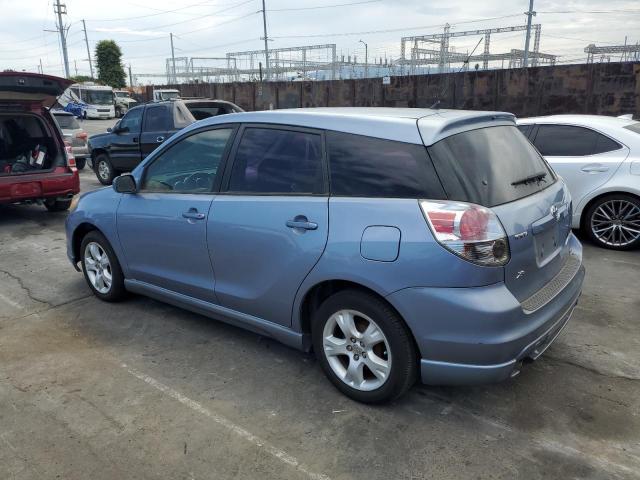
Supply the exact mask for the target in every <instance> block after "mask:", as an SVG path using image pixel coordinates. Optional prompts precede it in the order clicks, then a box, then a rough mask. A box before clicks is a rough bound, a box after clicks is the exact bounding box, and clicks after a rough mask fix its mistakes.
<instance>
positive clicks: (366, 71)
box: [360, 40, 369, 78]
mask: <svg viewBox="0 0 640 480" xmlns="http://www.w3.org/2000/svg"><path fill="white" fill-rule="evenodd" d="M360 43H362V44H364V78H369V45H367V42H363V41H362V40H360Z"/></svg>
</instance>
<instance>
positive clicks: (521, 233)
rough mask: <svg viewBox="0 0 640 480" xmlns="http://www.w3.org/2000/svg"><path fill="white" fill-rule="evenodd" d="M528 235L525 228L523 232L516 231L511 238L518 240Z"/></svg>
mask: <svg viewBox="0 0 640 480" xmlns="http://www.w3.org/2000/svg"><path fill="white" fill-rule="evenodd" d="M527 235H528V233H527V231H526V230H525V231H524V232H520V233H516V234H515V235H514V236H513V238H515V239H516V240H520V239H521V238H524V237H526V236H527Z"/></svg>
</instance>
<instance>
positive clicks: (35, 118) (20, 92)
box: [0, 72, 80, 211]
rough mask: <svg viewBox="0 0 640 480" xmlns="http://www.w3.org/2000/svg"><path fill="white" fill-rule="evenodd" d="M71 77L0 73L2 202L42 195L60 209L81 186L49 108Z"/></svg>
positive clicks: (36, 198)
mask: <svg viewBox="0 0 640 480" xmlns="http://www.w3.org/2000/svg"><path fill="white" fill-rule="evenodd" d="M71 83H72V82H70V81H69V80H66V79H64V78H58V77H51V76H49V75H39V74H35V73H21V72H2V73H0V204H2V203H16V202H26V201H42V202H43V203H44V205H45V207H47V209H48V210H49V211H62V210H66V209H68V208H69V206H70V205H71V201H72V199H73V196H74V195H75V194H77V193H78V192H80V178H79V177H78V170H77V169H76V164H75V159H74V158H73V155H72V153H71V146H70V145H66V144H65V142H64V139H63V136H62V132H61V131H60V128H59V127H58V125H57V123H56V121H55V119H54V118H53V117H52V116H51V114H50V113H49V110H48V109H49V107H51V106H52V105H53V104H54V103H55V101H56V98H57V97H58V96H59V95H60V94H62V92H64V90H65V89H66V88H67V87H68V86H69V85H71Z"/></svg>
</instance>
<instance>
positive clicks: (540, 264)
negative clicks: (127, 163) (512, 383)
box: [66, 108, 584, 402]
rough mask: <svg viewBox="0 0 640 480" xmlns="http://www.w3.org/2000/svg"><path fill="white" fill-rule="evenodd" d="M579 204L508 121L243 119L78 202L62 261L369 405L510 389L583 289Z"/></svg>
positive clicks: (438, 114) (420, 116)
mask: <svg viewBox="0 0 640 480" xmlns="http://www.w3.org/2000/svg"><path fill="white" fill-rule="evenodd" d="M571 208H572V206H571V198H570V196H569V192H568V191H567V188H566V187H565V185H564V183H563V181H562V180H561V179H560V178H558V177H557V176H556V175H555V174H554V172H553V170H552V169H551V168H550V167H549V166H548V165H547V163H546V162H545V161H544V160H543V158H542V157H541V156H540V154H539V153H538V152H537V151H536V150H535V149H534V148H533V147H532V146H531V144H530V143H529V142H528V141H527V140H526V139H525V137H524V136H523V135H522V134H521V133H520V132H519V131H518V129H517V128H516V126H515V121H514V117H513V116H512V115H510V114H506V113H499V112H471V111H456V110H423V109H383V108H367V109H358V108H336V109H322V108H320V109H299V110H279V111H274V112H256V113H239V114H231V115H225V116H222V117H215V118H211V119H207V120H203V121H199V122H196V123H195V124H193V125H191V126H189V127H187V128H186V129H184V130H182V131H180V132H179V133H178V134H176V135H175V136H173V137H172V138H171V139H170V140H169V141H167V142H166V143H164V144H163V145H162V146H161V147H160V148H158V149H157V150H156V151H154V152H153V153H152V154H151V155H150V156H149V157H148V158H147V159H146V160H145V161H143V162H142V163H141V164H140V165H139V166H138V167H137V168H136V169H135V170H134V171H133V172H132V173H131V174H130V175H122V176H120V177H118V178H116V180H115V182H114V185H113V188H105V189H102V190H97V191H94V192H91V193H88V194H85V195H83V196H82V198H81V199H80V200H79V202H78V204H77V206H76V208H75V210H74V211H73V212H72V213H71V214H70V215H69V217H68V219H67V225H66V227H67V246H68V256H69V258H70V260H71V262H72V263H73V265H74V266H76V268H77V269H79V268H78V266H77V265H78V264H80V265H81V267H82V271H83V272H84V275H85V278H86V280H87V282H88V284H89V286H90V288H91V289H92V290H93V292H94V293H95V295H96V296H97V297H99V298H101V299H103V300H107V301H115V300H120V299H122V298H123V297H124V296H125V292H126V291H130V292H135V293H138V294H143V295H147V296H149V297H153V298H155V299H158V300H161V301H164V302H168V303H171V304H174V305H178V306H180V307H184V308H186V309H189V310H192V311H195V312H198V313H201V314H204V315H207V316H210V317H213V318H216V319H219V320H222V321H225V322H229V323H232V324H234V325H238V326H241V327H243V328H246V329H249V330H252V331H254V332H258V333H259V334H262V335H266V336H269V337H272V338H275V339H277V340H279V341H281V342H283V343H285V344H287V345H290V346H292V347H295V348H299V349H302V350H310V349H313V350H314V351H315V354H316V355H317V357H318V359H319V361H320V363H321V365H322V368H323V370H324V372H325V373H326V375H327V376H328V378H329V379H330V381H331V382H332V383H333V384H334V385H335V386H336V387H337V388H338V389H339V390H341V391H342V392H343V393H345V394H346V395H348V396H350V397H352V398H354V399H356V400H358V401H363V402H382V401H388V400H391V399H393V398H396V397H398V396H400V395H401V394H403V393H404V392H406V390H407V389H408V388H409V387H410V386H411V385H412V383H413V382H414V381H415V380H416V378H417V377H418V376H419V377H420V378H421V379H422V381H423V382H424V383H427V384H436V385H442V384H447V385H460V384H470V383H484V382H494V381H499V380H503V379H507V378H509V377H512V376H514V375H516V374H517V373H518V372H519V371H520V367H521V364H522V362H523V361H524V360H527V359H535V358H537V357H538V356H539V355H541V354H542V352H543V351H544V350H545V349H546V348H547V347H548V346H549V345H550V344H551V342H552V341H553V340H554V339H555V338H556V337H557V335H558V334H559V333H560V331H561V330H562V328H563V327H564V326H565V325H566V323H567V321H568V320H569V317H570V316H571V313H572V311H573V308H574V307H575V305H576V302H577V301H578V297H579V296H580V292H581V288H582V282H583V278H584V268H583V266H582V247H581V245H580V243H579V242H578V240H577V239H576V238H575V237H574V235H573V234H572V233H571V217H572V213H571Z"/></svg>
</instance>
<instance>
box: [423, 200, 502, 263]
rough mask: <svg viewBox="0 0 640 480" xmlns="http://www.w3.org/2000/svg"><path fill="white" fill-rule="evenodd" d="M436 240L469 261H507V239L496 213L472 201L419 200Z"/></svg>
mask: <svg viewBox="0 0 640 480" xmlns="http://www.w3.org/2000/svg"><path fill="white" fill-rule="evenodd" d="M420 208H421V209H422V213H423V214H424V217H425V218H426V219H427V223H428V224H429V227H430V228H431V231H432V232H433V236H434V237H435V239H436V240H437V241H438V243H440V245H442V246H443V247H445V248H446V249H447V250H450V251H451V252H453V253H455V254H456V255H459V256H460V257H462V258H464V259H465V260H468V261H469V262H472V263H476V264H478V265H484V266H500V265H504V264H506V263H507V262H508V261H509V242H508V240H507V234H506V233H505V231H504V228H502V225H501V224H500V221H499V220H498V217H497V216H496V214H495V213H493V212H492V211H491V210H490V209H488V208H485V207H483V206H480V205H475V204H473V203H464V202H451V201H446V200H421V201H420Z"/></svg>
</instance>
